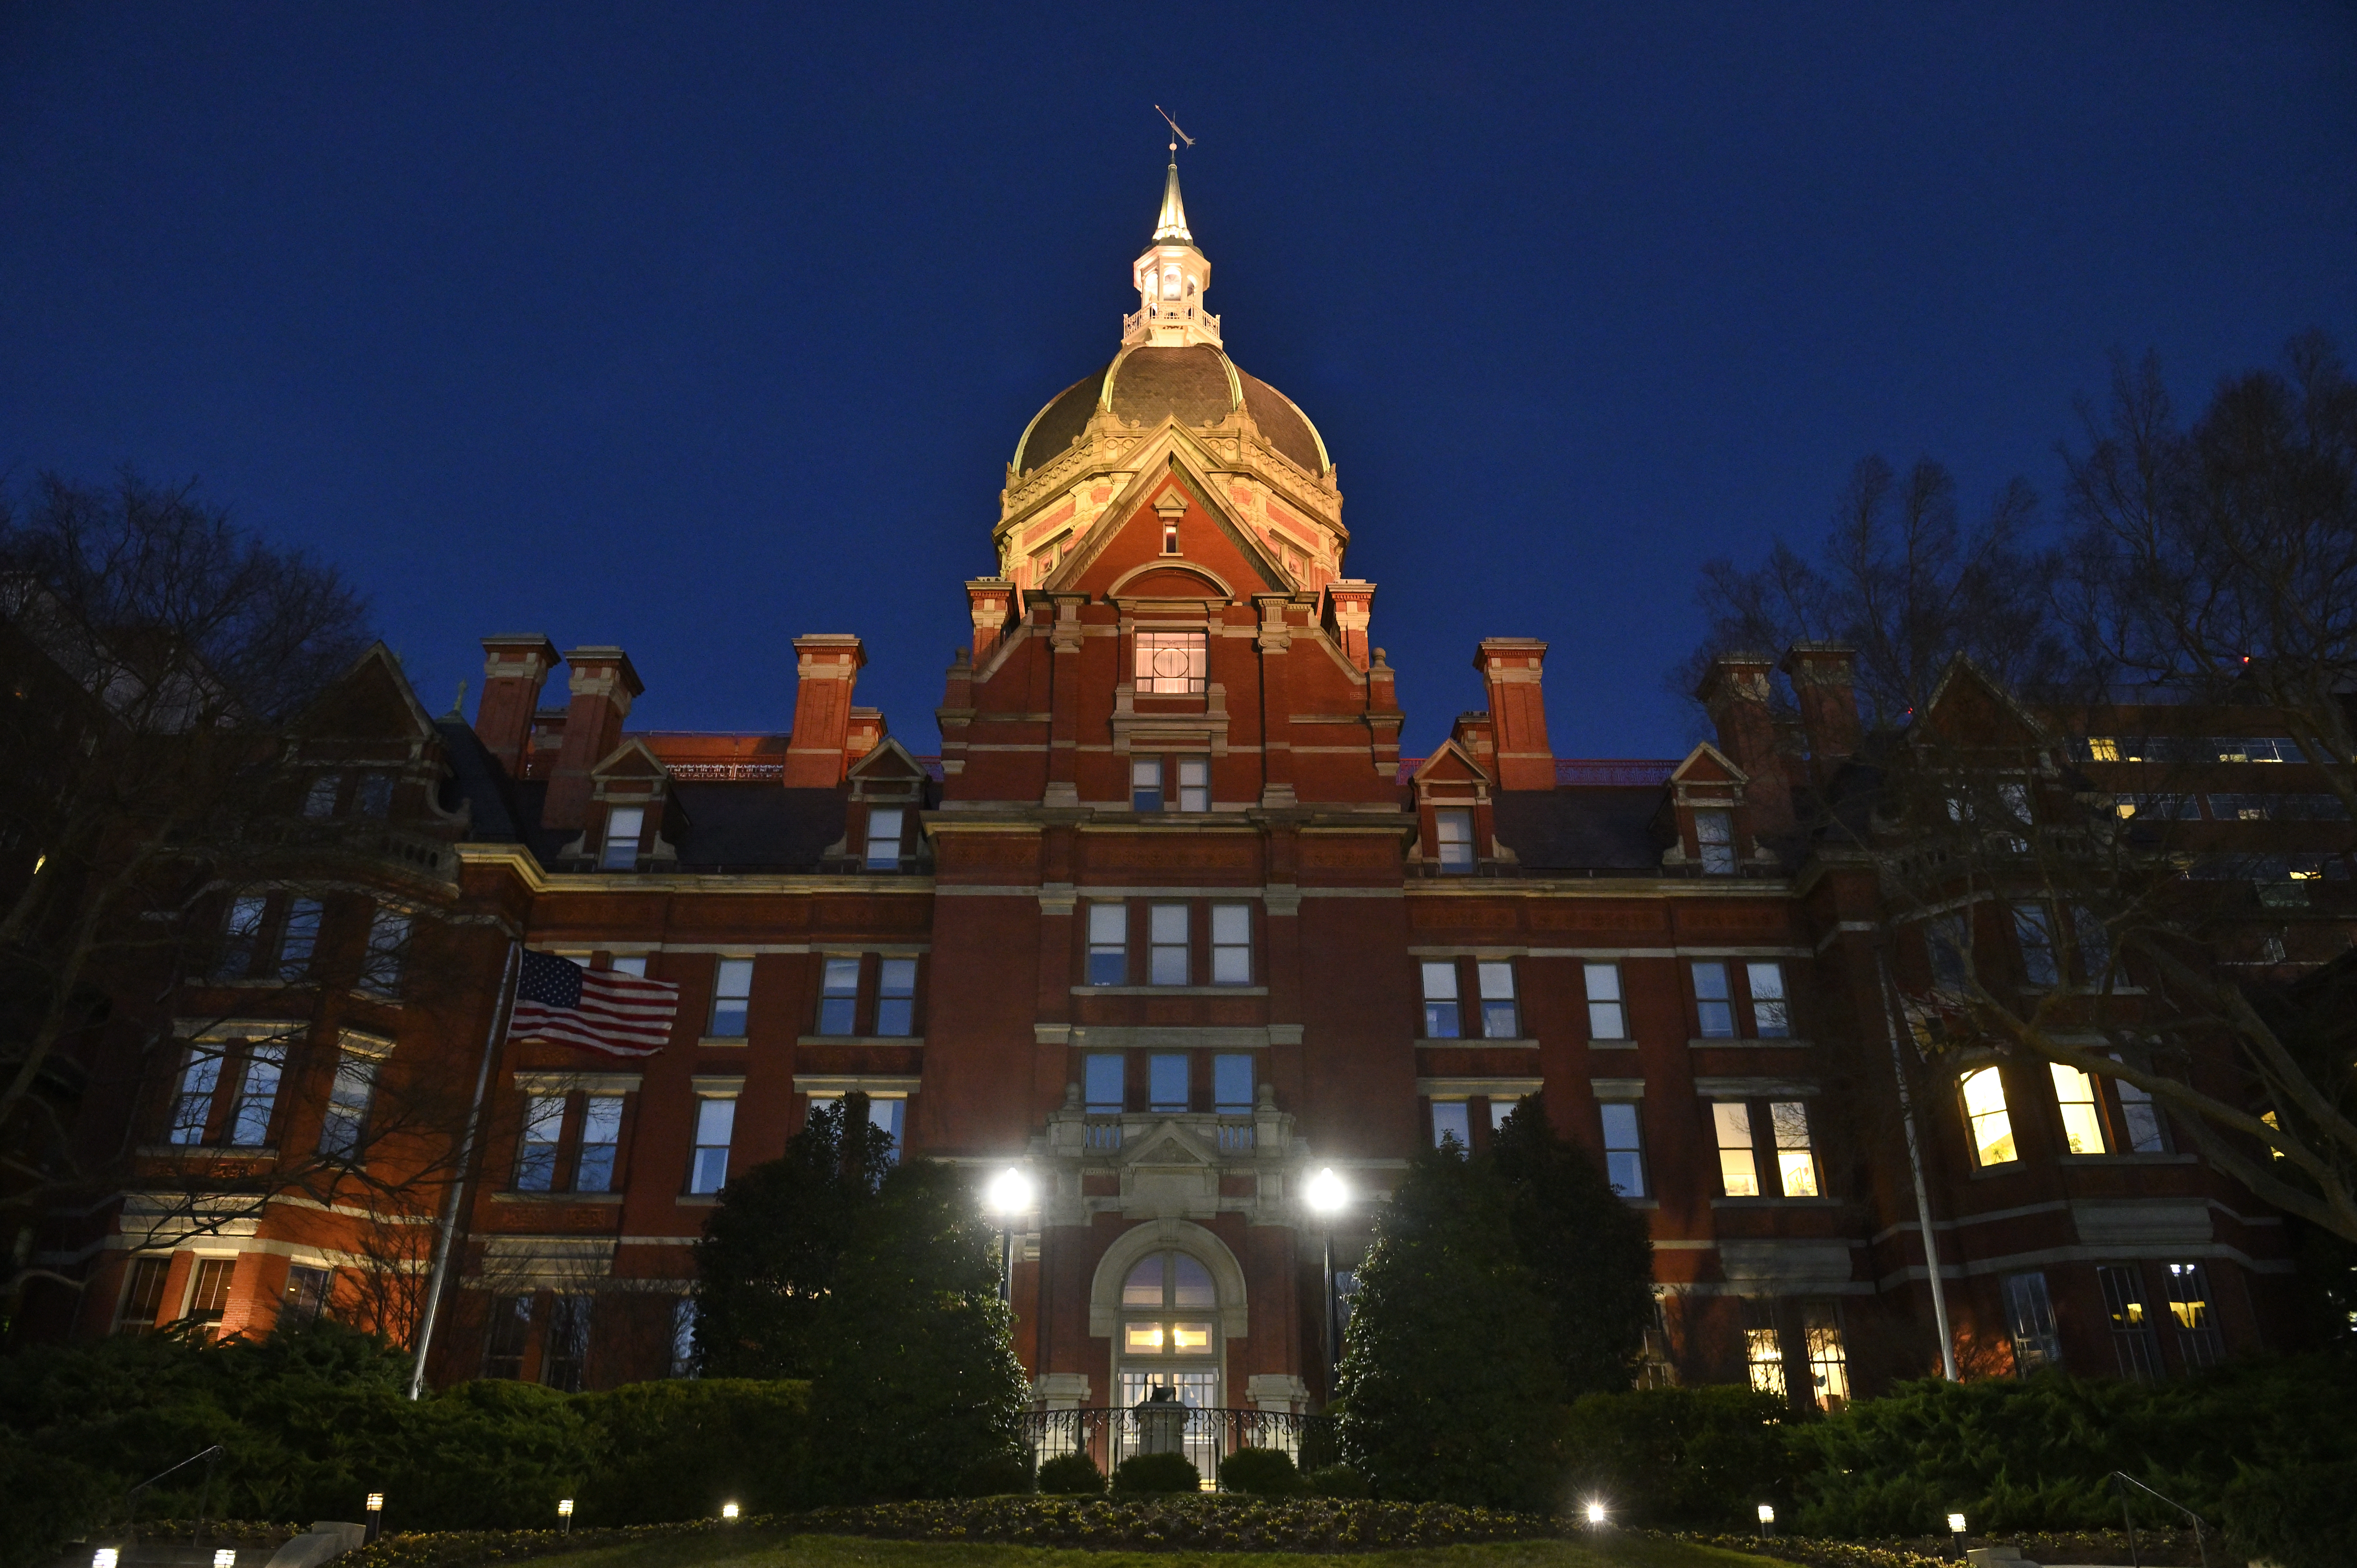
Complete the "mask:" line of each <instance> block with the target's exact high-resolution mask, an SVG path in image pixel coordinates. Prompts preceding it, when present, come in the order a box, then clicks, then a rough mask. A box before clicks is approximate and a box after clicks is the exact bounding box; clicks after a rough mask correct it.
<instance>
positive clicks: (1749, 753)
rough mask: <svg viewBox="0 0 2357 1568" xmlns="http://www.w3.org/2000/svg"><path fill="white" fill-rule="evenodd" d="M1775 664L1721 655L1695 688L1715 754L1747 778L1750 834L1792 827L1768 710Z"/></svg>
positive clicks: (1754, 656) (1745, 655)
mask: <svg viewBox="0 0 2357 1568" xmlns="http://www.w3.org/2000/svg"><path fill="white" fill-rule="evenodd" d="M1775 664H1776V661H1775V660H1773V659H1770V657H1769V656H1768V655H1767V654H1764V653H1749V652H1733V653H1722V654H1720V655H1719V656H1718V657H1717V659H1716V660H1713V661H1712V662H1711V667H1710V672H1709V673H1708V674H1706V675H1705V676H1704V677H1703V678H1702V684H1701V685H1700V686H1698V687H1696V688H1695V696H1697V697H1699V698H1701V699H1702V701H1703V703H1704V705H1705V706H1706V707H1707V708H1708V709H1709V710H1710V717H1711V722H1712V723H1713V724H1715V725H1717V726H1718V749H1719V750H1721V751H1723V752H1725V753H1726V754H1727V760H1729V761H1730V762H1732V763H1734V764H1735V765H1736V766H1737V767H1738V768H1741V769H1743V771H1744V772H1745V773H1747V774H1749V776H1750V779H1751V783H1750V786H1749V789H1746V791H1745V792H1744V804H1745V805H1747V806H1749V808H1750V811H1751V822H1752V832H1755V833H1770V832H1779V831H1781V830H1782V829H1785V828H1789V827H1791V826H1792V788H1791V785H1790V783H1789V781H1788V780H1787V779H1785V777H1784V769H1783V767H1782V765H1781V762H1780V761H1779V760H1778V758H1777V755H1776V716H1775V714H1773V713H1772V712H1771V711H1770V708H1769V706H1768V677H1769V674H1770V671H1773V670H1774V669H1775Z"/></svg>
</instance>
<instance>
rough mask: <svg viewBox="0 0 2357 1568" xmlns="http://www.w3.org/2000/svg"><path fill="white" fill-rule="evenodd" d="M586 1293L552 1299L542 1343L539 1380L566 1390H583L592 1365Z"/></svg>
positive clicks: (575, 1392) (560, 1295)
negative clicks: (582, 1383)
mask: <svg viewBox="0 0 2357 1568" xmlns="http://www.w3.org/2000/svg"><path fill="white" fill-rule="evenodd" d="M592 1299H593V1298H592V1297H589V1296H587V1295H571V1294H559V1295H554V1296H552V1297H550V1298H549V1303H548V1308H549V1310H548V1337H547V1338H546V1339H544V1341H543V1342H542V1344H541V1351H540V1380H541V1381H542V1382H544V1383H545V1384H547V1385H548V1386H549V1387H550V1388H552V1389H555V1390H557V1391H560V1392H563V1393H568V1394H577V1393H579V1392H580V1391H581V1374H582V1372H583V1371H584V1370H585V1369H587V1366H588V1364H589V1304H590V1302H591V1300H592Z"/></svg>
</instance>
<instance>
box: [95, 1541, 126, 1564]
mask: <svg viewBox="0 0 2357 1568" xmlns="http://www.w3.org/2000/svg"><path fill="white" fill-rule="evenodd" d="M121 1560H122V1553H121V1552H117V1551H115V1550H114V1548H113V1547H112V1546H102V1547H100V1548H99V1549H98V1550H97V1551H95V1552H91V1554H90V1568H114V1565H115V1564H116V1563H118V1562H120V1561H121Z"/></svg>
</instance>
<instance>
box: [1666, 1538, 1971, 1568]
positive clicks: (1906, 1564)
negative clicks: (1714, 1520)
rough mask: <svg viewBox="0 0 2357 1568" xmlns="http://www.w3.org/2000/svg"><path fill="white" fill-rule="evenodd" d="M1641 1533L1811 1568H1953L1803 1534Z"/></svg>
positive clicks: (1902, 1552)
mask: <svg viewBox="0 0 2357 1568" xmlns="http://www.w3.org/2000/svg"><path fill="white" fill-rule="evenodd" d="M1639 1533H1641V1534H1644V1535H1650V1536H1652V1537H1653V1538H1654V1539H1655V1540H1658V1541H1686V1542H1688V1543H1689V1544H1691V1545H1695V1546H1717V1547H1721V1548H1724V1549H1725V1550H1727V1551H1728V1552H1750V1553H1751V1554H1752V1555H1754V1556H1756V1557H1773V1558H1776V1559H1778V1560H1779V1561H1781V1562H1785V1563H1805V1564H1807V1565H1808V1568H1954V1564H1953V1560H1952V1559H1949V1558H1944V1557H1926V1556H1924V1555H1923V1554H1922V1553H1921V1552H1918V1551H1916V1550H1915V1549H1914V1548H1912V1547H1910V1546H1891V1545H1884V1544H1880V1543H1876V1542H1870V1541H1819V1540H1813V1539H1812V1538H1810V1537H1808V1536H1804V1535H1779V1536H1773V1537H1770V1539H1768V1540H1765V1541H1763V1540H1761V1539H1760V1537H1758V1536H1756V1535H1700V1534H1696V1533H1695V1532H1693V1531H1690V1530H1642V1531H1640V1532H1639Z"/></svg>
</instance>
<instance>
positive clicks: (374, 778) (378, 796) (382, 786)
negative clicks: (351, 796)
mask: <svg viewBox="0 0 2357 1568" xmlns="http://www.w3.org/2000/svg"><path fill="white" fill-rule="evenodd" d="M360 808H361V815H362V816H364V817H382V816H386V815H388V814H390V813H391V812H392V811H393V775H392V774H390V773H363V774H361V788H360Z"/></svg>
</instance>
